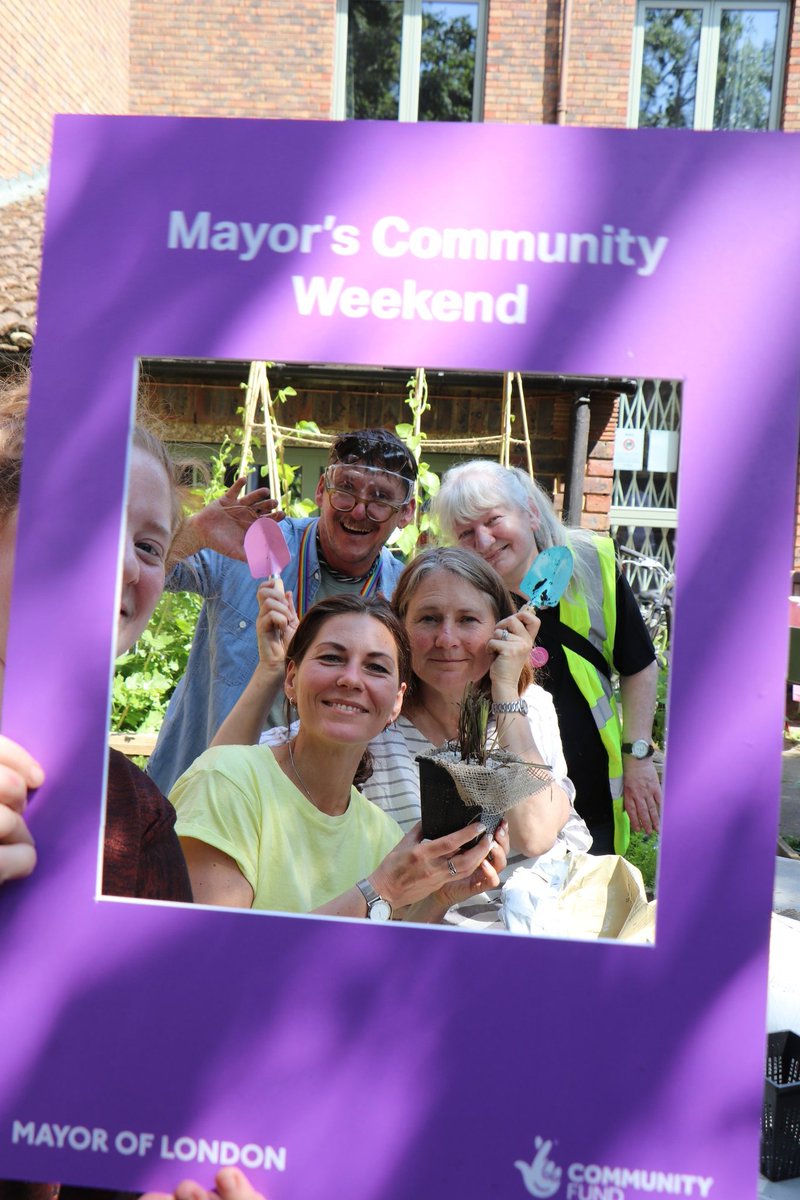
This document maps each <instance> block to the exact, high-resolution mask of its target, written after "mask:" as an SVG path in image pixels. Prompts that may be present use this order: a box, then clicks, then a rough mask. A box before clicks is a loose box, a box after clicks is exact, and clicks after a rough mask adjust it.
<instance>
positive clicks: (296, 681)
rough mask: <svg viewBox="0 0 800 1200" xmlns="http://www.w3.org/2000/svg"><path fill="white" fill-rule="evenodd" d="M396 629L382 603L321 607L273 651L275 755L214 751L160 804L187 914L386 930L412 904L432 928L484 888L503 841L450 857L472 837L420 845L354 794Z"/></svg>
mask: <svg viewBox="0 0 800 1200" xmlns="http://www.w3.org/2000/svg"><path fill="white" fill-rule="evenodd" d="M409 672H410V651H409V645H408V638H407V635H406V632H405V630H404V628H403V626H402V625H401V623H400V622H399V621H398V619H397V618H396V617H395V615H394V614H393V613H392V611H391V609H390V608H389V606H388V604H386V602H385V601H384V600H379V599H364V598H362V597H360V596H351V595H341V596H333V597H330V598H329V599H327V600H323V601H321V602H320V603H319V604H316V605H315V606H314V607H313V608H311V609H310V610H309V612H308V613H307V614H306V616H305V617H304V618H303V620H302V621H301V623H300V625H299V626H298V628H297V631H296V633H295V635H294V637H293V638H292V640H291V642H290V644H289V647H288V650H287V654H286V683H285V690H286V694H287V697H288V698H289V700H290V701H291V703H292V704H293V705H295V707H296V708H297V711H298V714H299V717H300V727H299V730H298V732H297V734H296V736H295V737H294V738H292V739H291V740H290V741H288V742H286V743H285V744H283V745H280V746H275V747H272V748H271V747H269V746H265V745H260V746H217V747H212V749H210V750H207V751H206V753H205V754H203V755H201V756H200V758H199V759H198V760H197V761H196V762H195V763H194V764H193V765H192V767H190V769H189V770H188V771H187V772H186V773H185V774H184V775H183V776H182V777H181V778H180V779H179V780H178V782H177V783H176V784H175V787H174V788H173V790H172V793H171V796H170V798H171V800H172V802H173V804H174V805H175V807H176V809H177V811H178V824H177V829H178V834H179V836H180V838H181V842H182V845H183V849H184V854H185V856H186V860H187V863H188V865H189V874H190V877H191V881H192V888H193V891H194V896H195V900H196V901H197V902H198V903H201V904H202V903H205V904H212V905H223V906H230V907H235V908H259V909H269V910H272V911H278V912H314V913H319V914H322V915H328V916H338V917H362V918H363V917H368V918H370V919H371V920H379V921H380V920H388V919H390V918H391V916H392V914H393V912H395V913H396V912H397V910H399V909H401V908H402V909H405V908H406V907H407V906H408V905H411V904H413V905H415V909H414V919H415V920H417V921H434V922H435V921H439V920H440V919H441V917H442V916H443V914H444V913H445V912H446V911H447V909H448V908H449V907H450V906H451V905H452V904H454V903H456V902H457V901H459V900H463V899H465V898H466V897H468V896H470V895H473V894H475V893H477V892H480V891H482V890H483V889H484V888H486V887H487V886H496V884H497V872H498V870H501V869H502V867H503V866H504V865H505V852H506V850H507V848H508V845H507V832H506V830H505V828H503V829H502V830H500V831H499V833H498V835H497V836H496V841H495V842H493V841H492V840H491V839H490V838H489V836H488V835H486V834H485V833H484V835H483V836H482V837H481V838H480V840H479V842H478V844H477V845H476V846H475V847H473V848H471V849H470V850H467V851H464V852H463V853H459V852H460V851H461V849H462V847H463V846H464V845H465V844H466V843H467V842H469V841H471V840H472V839H473V838H474V836H475V827H474V826H472V827H470V828H468V829H464V830H459V832H457V833H454V834H449V835H448V836H447V837H443V838H438V839H436V840H435V841H423V840H422V836H421V830H420V828H419V826H415V827H414V828H413V829H412V830H410V831H409V832H408V833H407V834H406V835H405V836H403V834H402V831H401V830H400V828H399V826H398V825H397V824H396V823H395V822H394V821H393V820H392V819H391V817H388V816H387V815H386V814H385V813H384V812H382V811H381V810H380V809H379V808H377V807H376V806H375V805H373V804H371V803H370V802H369V801H368V800H366V799H365V798H364V797H363V796H362V795H361V793H360V792H359V791H358V790H357V785H358V783H359V782H361V781H362V780H363V779H364V778H366V777H367V775H368V772H369V767H368V765H367V759H366V754H365V752H366V748H367V744H368V742H369V741H370V740H371V739H372V738H373V737H375V736H376V734H377V733H379V732H380V730H382V729H384V728H385V727H386V726H387V725H388V724H389V723H390V722H391V721H393V720H394V719H395V717H397V715H398V713H399V711H400V707H401V705H402V701H403V694H404V692H405V689H406V683H407V681H408V678H409Z"/></svg>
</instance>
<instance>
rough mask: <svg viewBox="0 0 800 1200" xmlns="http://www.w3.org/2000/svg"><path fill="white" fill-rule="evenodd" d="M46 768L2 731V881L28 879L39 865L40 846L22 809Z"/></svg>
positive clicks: (0, 786)
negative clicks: (43, 768) (35, 842)
mask: <svg viewBox="0 0 800 1200" xmlns="http://www.w3.org/2000/svg"><path fill="white" fill-rule="evenodd" d="M43 782H44V771H43V770H42V768H41V767H40V766H39V764H38V763H37V762H36V760H35V759H34V758H32V757H31V755H30V754H28V752H27V751H26V750H23V749H22V747H21V746H18V745H17V743H16V742H12V741H11V739H10V738H7V737H3V736H2V735H1V734H0V884H1V883H6V882H7V881H8V880H10V879H24V877H25V876H26V875H30V873H31V871H32V870H33V868H34V867H35V866H36V849H35V847H34V844H33V838H32V837H31V834H30V830H29V829H28V826H27V825H26V824H25V821H24V819H23V817H22V813H23V811H24V809H25V805H26V804H27V802H28V792H29V790H31V789H32V788H37V787H40V785H41V784H42V783H43Z"/></svg>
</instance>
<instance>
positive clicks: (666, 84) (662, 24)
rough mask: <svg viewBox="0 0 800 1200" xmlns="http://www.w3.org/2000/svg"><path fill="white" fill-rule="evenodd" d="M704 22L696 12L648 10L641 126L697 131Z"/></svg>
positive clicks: (690, 9)
mask: <svg viewBox="0 0 800 1200" xmlns="http://www.w3.org/2000/svg"><path fill="white" fill-rule="evenodd" d="M702 19H703V18H702V14H701V13H700V11H699V10H698V9H696V8H651V7H647V8H646V9H645V25H644V50H643V54H642V90H641V94H640V98H639V125H640V126H647V127H653V126H659V127H661V126H667V127H669V128H672V129H692V128H693V127H694V110H695V98H696V95H697V61H698V55H699V51H700V26H701V24H702Z"/></svg>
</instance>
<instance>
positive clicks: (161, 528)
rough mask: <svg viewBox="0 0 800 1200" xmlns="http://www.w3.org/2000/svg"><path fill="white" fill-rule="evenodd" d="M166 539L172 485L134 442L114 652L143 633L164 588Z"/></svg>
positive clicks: (121, 650) (127, 647) (169, 535)
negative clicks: (115, 648)
mask: <svg viewBox="0 0 800 1200" xmlns="http://www.w3.org/2000/svg"><path fill="white" fill-rule="evenodd" d="M171 543H172V489H171V486H170V482H169V480H168V479H167V476H166V474H165V472H164V468H163V467H162V466H161V464H160V463H158V462H156V460H155V459H154V458H152V457H151V456H150V455H149V454H147V453H146V452H145V451H144V450H142V449H140V448H139V447H138V446H135V447H134V449H133V453H132V455H131V469H130V477H129V480H128V510H127V525H126V529H125V540H124V548H123V559H122V591H121V593H120V605H119V621H118V625H117V654H118V655H119V654H124V653H125V652H126V651H127V650H130V648H131V646H132V645H133V644H134V642H135V641H136V639H137V638H138V637H139V636H140V635H141V634H142V633H143V631H144V629H145V628H146V626H147V623H148V621H149V620H150V618H151V616H152V615H153V609H154V608H155V606H156V605H157V604H158V601H159V599H160V597H161V593H162V592H163V590H164V577H165V569H166V562H167V553H168V551H169V548H170V545H171Z"/></svg>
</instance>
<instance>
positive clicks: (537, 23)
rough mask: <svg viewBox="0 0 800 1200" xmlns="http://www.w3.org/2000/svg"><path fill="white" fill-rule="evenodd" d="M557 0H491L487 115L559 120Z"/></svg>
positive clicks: (537, 121) (488, 118) (492, 118)
mask: <svg viewBox="0 0 800 1200" xmlns="http://www.w3.org/2000/svg"><path fill="white" fill-rule="evenodd" d="M560 8H561V4H560V3H559V2H558V0H490V4H489V30H488V43H487V51H486V83H485V91H484V120H486V121H502V122H506V123H509V122H519V121H530V122H532V123H534V124H545V123H547V122H552V121H555V117H556V102H557V97H558V72H557V70H556V69H555V64H557V62H558V55H559V51H560V46H561V16H560Z"/></svg>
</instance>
